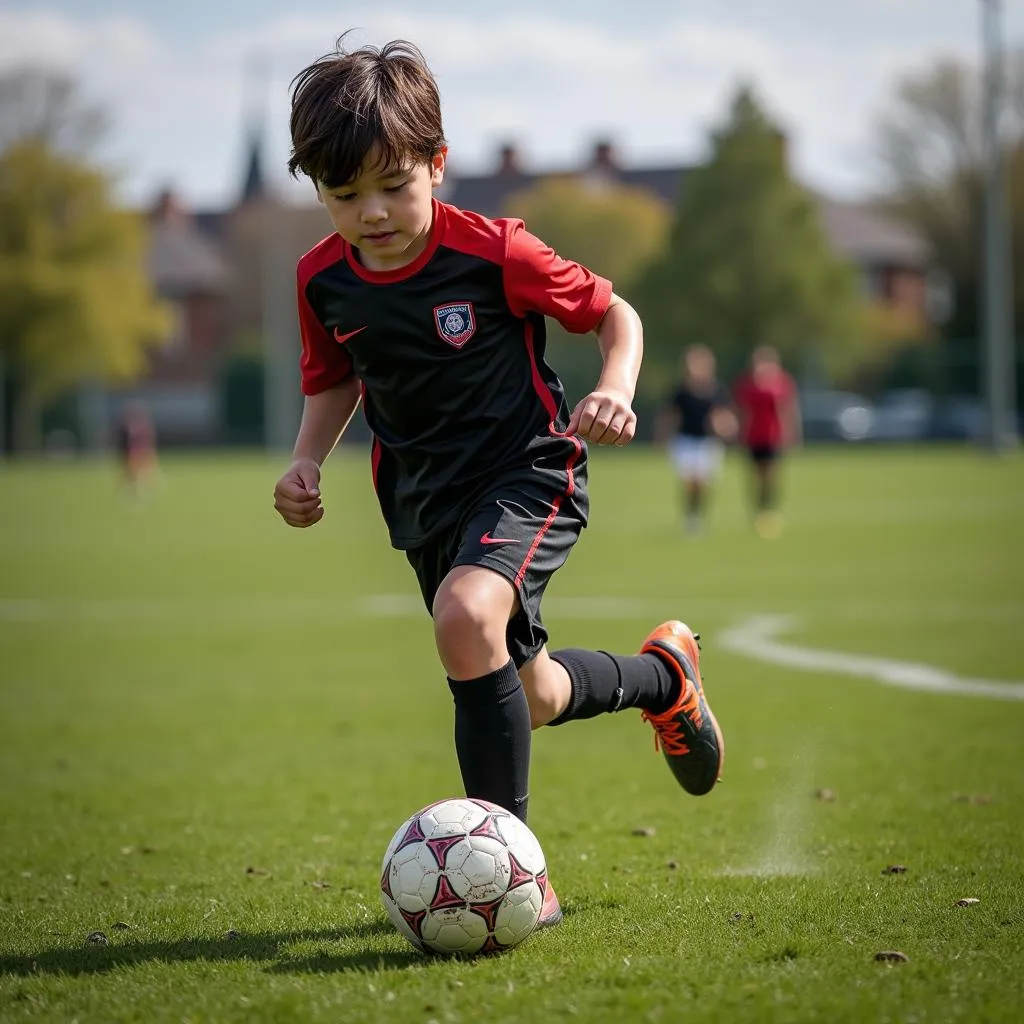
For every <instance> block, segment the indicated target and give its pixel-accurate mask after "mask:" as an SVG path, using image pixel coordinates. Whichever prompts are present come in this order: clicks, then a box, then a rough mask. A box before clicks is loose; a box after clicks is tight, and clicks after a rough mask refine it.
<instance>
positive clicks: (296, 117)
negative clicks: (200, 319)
mask: <svg viewBox="0 0 1024 1024" xmlns="http://www.w3.org/2000/svg"><path fill="white" fill-rule="evenodd" d="M291 135H292V156H291V160H290V163H289V169H290V170H291V172H292V173H293V174H296V173H297V172H299V171H301V172H302V173H303V174H305V175H307V176H308V177H309V178H310V179H311V181H312V182H313V184H314V186H315V187H316V191H317V196H318V198H319V200H320V202H322V203H323V204H324V206H325V208H326V210H327V214H328V216H329V217H330V219H331V222H332V223H333V225H334V228H335V231H336V233H335V234H333V235H331V236H329V237H328V238H326V239H324V240H323V241H322V242H321V243H320V244H319V245H317V246H316V247H315V248H314V249H312V250H311V251H310V252H308V253H307V254H306V255H305V256H303V257H302V259H301V260H300V261H299V267H298V305H299V320H300V326H301V335H302V360H301V366H302V389H303V393H304V395H305V405H304V410H303V415H302V423H301V425H300V427H299V432H298V437H297V439H296V442H295V450H294V454H293V462H292V465H291V466H290V468H289V469H288V471H287V472H286V473H285V474H284V476H283V477H281V479H280V480H279V481H278V483H277V486H276V488H275V491H274V498H275V507H276V508H277V510H278V512H279V513H280V514H281V516H282V517H283V518H284V520H285V522H287V523H288V524H289V525H291V526H297V527H306V526H311V525H313V524H314V523H317V522H319V521H320V519H321V518H322V516H323V514H324V510H323V506H322V504H321V500H320V489H319V484H320V467H321V465H322V463H323V461H324V459H326V458H327V456H328V454H329V453H330V452H331V450H332V449H333V448H334V446H335V445H336V444H337V442H338V439H339V437H340V436H341V434H342V432H343V431H344V429H345V426H346V425H347V424H348V422H349V420H350V419H351V417H352V415H353V413H354V412H355V409H356V406H357V404H358V403H359V401H360V399H362V402H363V408H364V413H365V416H366V420H367V423H368V424H369V426H370V429H371V430H372V432H373V437H374V440H373V447H372V456H371V462H372V472H373V481H374V487H375V489H376V492H377V497H378V499H379V502H380V506H381V511H382V512H383V515H384V519H385V521H386V523H387V526H388V530H389V533H390V538H391V542H392V544H393V545H394V546H395V547H396V548H399V549H402V550H404V551H405V552H406V555H407V556H408V559H409V562H410V564H411V565H412V567H413V569H414V570H415V572H416V576H417V579H418V581H419V585H420V589H421V591H422V594H423V599H424V601H425V603H426V606H427V608H428V610H429V611H430V613H431V615H432V616H433V620H434V636H435V640H436V644H437V651H438V655H439V656H440V660H441V664H442V665H443V666H444V669H445V672H446V674H447V676H448V685H449V688H450V690H451V693H452V696H453V699H454V703H455V748H456V754H457V757H458V761H459V768H460V770H461V773H462V780H463V785H464V787H465V790H466V794H467V796H474V797H479V798H482V799H485V800H490V801H492V802H494V803H496V804H499V805H500V806H502V807H506V808H508V809H509V810H510V811H512V812H513V813H515V814H516V815H518V816H519V817H520V818H521V819H522V820H524V821H525V820H526V807H527V797H528V783H529V763H530V730H531V728H538V727H539V726H542V725H561V724H563V723H565V722H568V721H571V720H573V719H580V718H592V717H594V716H595V715H598V714H602V713H604V712H611V711H618V710H620V709H622V708H626V707H638V708H640V709H642V711H643V715H644V718H645V719H646V720H647V721H649V722H650V723H651V725H652V726H653V727H654V729H655V735H656V740H655V743H656V746H657V745H658V744H659V743H660V746H661V749H662V751H663V753H664V756H665V758H666V760H667V761H668V763H669V766H670V767H671V768H672V771H673V772H674V774H675V776H676V778H677V779H678V781H679V782H680V784H681V785H682V786H683V788H684V789H686V790H687V791H688V792H691V793H694V794H702V793H706V792H708V791H709V790H710V789H711V788H712V787H713V786H714V784H715V782H716V781H717V779H718V776H719V771H720V768H721V763H722V750H723V747H722V741H721V734H720V733H719V730H718V726H717V723H716V722H715V719H714V717H713V716H712V714H711V711H710V709H709V708H708V705H707V702H706V701H705V698H704V693H703V689H702V686H701V678H700V674H699V670H698V648H697V638H696V637H695V636H694V634H693V633H692V632H691V631H690V630H689V628H688V627H687V626H685V625H683V624H682V623H680V622H667V623H664V624H663V625H661V626H659V627H658V628H657V629H655V630H654V631H653V632H652V633H651V634H650V635H649V636H648V637H647V639H646V641H645V642H644V644H643V647H642V649H641V653H640V654H639V655H634V656H630V657H620V656H617V655H611V654H606V653H604V652H599V651H581V650H571V649H570V650H560V651H555V652H553V653H550V654H549V653H548V650H547V647H546V646H545V643H546V640H547V632H546V630H545V629H544V627H543V625H542V623H541V616H540V603H541V598H542V596H543V594H544V588H545V587H546V586H547V583H548V581H549V580H550V578H551V575H552V573H553V572H554V571H555V570H556V569H558V567H559V566H561V565H562V563H563V562H564V561H565V559H566V558H567V557H568V554H569V550H570V549H571V548H572V545H573V544H574V543H575V542H576V539H577V537H578V536H579V533H580V531H581V530H582V529H583V527H584V526H585V525H586V522H587V511H588V501H587V490H586V466H587V447H586V442H587V441H591V442H593V443H597V444H616V445H623V444H627V443H628V442H629V441H630V440H631V439H632V437H633V433H634V429H635V424H636V417H635V416H634V414H633V411H632V408H631V403H632V398H633V390H634V387H635V384H636V378H637V374H638V372H639V368H640V356H641V349H642V337H641V326H640V321H639V318H638V317H637V315H636V313H635V312H634V311H633V310H632V308H631V307H630V306H629V305H628V304H627V303H625V302H623V301H622V299H620V298H618V297H617V296H615V295H614V294H613V293H612V288H611V284H610V282H608V281H606V280H604V279H602V278H600V277H597V276H596V275H594V274H592V273H591V272H590V271H588V270H586V269H584V268H583V267H581V266H579V265H577V264H575V263H571V262H569V261H566V260H562V259H560V258H559V257H558V256H556V255H555V254H554V253H553V252H552V251H551V250H550V249H549V248H547V247H546V246H545V245H544V244H543V243H542V242H540V241H538V240H537V239H536V238H534V237H533V236H532V235H530V234H528V233H527V232H526V231H525V230H524V228H523V224H522V223H521V222H520V221H514V220H498V221H492V220H488V219H486V218H484V217H481V216H478V215H476V214H472V213H468V212H464V211H462V210H458V209H456V208H454V207H451V206H447V205H445V204H443V203H440V202H438V201H437V200H435V199H434V198H433V195H432V190H433V188H434V187H435V186H437V185H439V184H440V183H441V180H442V177H443V175H444V167H445V159H446V157H447V153H448V149H447V146H446V144H445V140H444V134H443V130H442V127H441V111H440V100H439V97H438V91H437V86H436V83H435V81H434V79H433V77H432V75H431V73H430V70H429V69H428V68H427V66H426V63H425V61H424V58H423V56H422V54H421V53H420V52H419V50H417V49H416V48H415V47H414V46H412V45H410V44H409V43H406V42H403V41H400V40H399V41H395V42H391V43H388V44H387V45H386V46H384V47H381V48H379V49H378V48H374V47H369V46H367V47H363V48H361V49H358V50H355V51H352V52H345V51H344V50H343V49H342V48H341V45H340V44H339V47H338V50H337V51H336V52H335V53H333V54H329V55H328V56H326V57H322V58H321V59H320V60H318V61H316V62H315V63H314V64H312V65H310V66H309V67H307V68H306V69H305V70H304V71H302V72H301V73H300V74H299V75H298V76H297V77H296V79H295V80H294V82H293V91H292V114H291ZM545 316H553V317H556V318H557V319H558V320H559V321H560V322H561V323H562V324H563V325H564V326H565V327H566V328H567V329H569V330H571V331H575V332H577V333H586V332H588V331H591V330H593V331H595V332H596V334H597V338H598V343H599V346H600V348H601V352H602V354H603V359H604V369H603V372H602V374H601V379H600V381H599V382H598V385H597V387H596V388H595V390H594V391H593V392H592V393H591V394H590V395H588V396H587V397H586V398H584V399H583V400H582V401H581V402H580V403H579V404H578V405H577V406H576V407H575V409H573V410H572V412H571V414H570V411H569V408H568V405H567V403H566V399H565V395H564V393H563V390H562V385H561V382H560V381H559V379H558V377H557V376H556V375H555V374H554V372H553V371H552V370H551V369H550V368H549V367H548V365H547V364H546V363H545V362H544V317H545ZM561 917H562V912H561V909H560V908H559V905H558V900H557V898H556V897H555V894H554V891H553V890H552V889H551V888H550V886H549V887H548V890H547V892H546V894H545V900H544V908H543V911H542V915H541V923H542V924H544V925H551V924H557V923H558V922H559V921H560V920H561Z"/></svg>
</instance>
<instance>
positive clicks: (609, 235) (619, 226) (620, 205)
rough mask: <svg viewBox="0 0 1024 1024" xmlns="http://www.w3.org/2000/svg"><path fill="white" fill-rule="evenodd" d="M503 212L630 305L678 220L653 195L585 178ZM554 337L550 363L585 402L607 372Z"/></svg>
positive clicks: (523, 196)
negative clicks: (603, 280)
mask: <svg viewBox="0 0 1024 1024" xmlns="http://www.w3.org/2000/svg"><path fill="white" fill-rule="evenodd" d="M503 212H504V213H505V214H506V215H508V216H513V217H521V218H522V219H523V220H524V221H525V222H526V226H527V228H528V230H530V231H531V232H532V233H533V234H535V235H537V236H538V237H539V238H543V239H544V241H545V242H547V244H548V245H550V246H551V247H552V248H553V249H554V250H555V251H556V252H557V253H558V254H559V255H560V256H564V257H565V258H566V259H571V260H576V261H577V262H578V263H582V264H583V265H584V266H587V267H589V268H590V269H591V270H593V271H594V272H595V273H597V274H601V275H602V276H603V277H607V278H609V279H610V280H611V281H612V283H613V285H614V287H615V290H616V292H618V293H619V294H620V295H622V296H623V297H625V298H626V299H628V298H629V297H630V294H631V292H632V290H633V285H634V283H635V282H636V281H637V280H639V278H640V277H641V275H642V274H643V271H644V270H645V269H646V268H647V266H648V265H649V264H650V263H651V262H652V261H653V260H655V259H657V257H658V256H659V255H660V254H661V252H662V251H663V249H664V247H665V244H666V241H667V239H668V234H669V229H670V226H671V213H672V211H671V210H670V209H669V208H668V207H667V206H666V204H665V203H664V202H663V201H662V200H661V199H660V198H659V197H658V196H656V195H654V194H653V193H651V192H648V191H646V190H644V189H639V188H632V187H629V186H626V185H621V184H618V183H614V182H606V181H603V180H600V179H594V180H591V179H588V178H587V177H586V176H585V175H581V176H576V175H566V176H560V177H552V178H547V179H542V180H541V181H540V182H538V183H537V184H536V185H534V186H533V187H532V188H530V189H527V190H524V191H522V192H517V193H515V194H514V195H512V196H510V197H509V198H508V200H507V201H506V203H505V209H504V211H503ZM549 332H550V333H549V338H550V350H551V361H552V363H553V364H554V365H555V366H556V367H557V369H558V371H559V374H560V376H561V377H562V380H563V382H564V384H565V386H566V389H567V391H568V393H569V395H570V397H571V398H572V399H573V400H574V401H575V400H578V399H579V398H581V397H582V396H583V395H584V394H586V393H587V392H588V391H589V390H590V389H591V388H592V387H593V386H594V383H595V382H596V380H597V374H598V373H599V372H600V365H601V361H600V357H599V354H598V350H597V347H596V346H594V345H590V346H588V345H581V344H580V343H579V340H578V339H570V338H569V337H568V336H567V335H566V333H565V331H563V330H562V329H561V328H560V327H559V326H558V325H557V324H553V325H550V326H549Z"/></svg>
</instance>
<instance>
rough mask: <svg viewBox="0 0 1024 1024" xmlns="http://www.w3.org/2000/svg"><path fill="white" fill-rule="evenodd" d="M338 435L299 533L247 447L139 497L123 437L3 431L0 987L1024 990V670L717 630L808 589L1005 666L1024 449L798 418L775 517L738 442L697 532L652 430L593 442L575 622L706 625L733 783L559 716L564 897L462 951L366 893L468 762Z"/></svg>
mask: <svg viewBox="0 0 1024 1024" xmlns="http://www.w3.org/2000/svg"><path fill="white" fill-rule="evenodd" d="M328 468H329V472H328V474H327V478H326V482H325V487H324V491H325V503H326V505H327V516H326V518H325V519H324V521H323V522H322V523H321V524H320V525H319V526H318V527H317V528H316V529H314V530H309V531H304V532H299V531H292V530H289V529H287V528H286V527H285V526H283V525H282V524H281V523H280V522H278V521H277V520H276V518H275V515H274V513H273V510H272V507H271V500H270V493H271V490H272V487H273V483H274V480H275V479H276V476H277V475H278V472H279V470H280V469H281V465H280V463H279V462H274V461H270V460H265V459H263V458H256V457H252V456H234V457H228V456H223V455H221V456H216V457H213V456H211V457H207V458H193V459H188V460H185V459H181V460H177V459H172V460H168V461H167V462H166V464H165V467H164V472H165V477H166V487H165V488H164V490H162V491H161V492H160V493H158V494H155V495H154V496H153V497H152V498H151V499H150V500H149V501H148V502H146V503H144V504H141V505H138V504H134V503H132V502H130V501H128V500H127V499H126V497H125V495H124V494H122V493H119V491H118V488H117V486H116V481H115V478H114V472H113V469H112V467H111V466H108V465H103V464H92V465H89V464H63V465H61V464H56V465H27V466H3V467H0V673H2V684H0V848H2V851H3V856H2V858H0V1020H2V1021H4V1022H8V1021H10V1022H15V1021H18V1022H21V1021H33V1022H36V1021H72V1020H74V1021H77V1022H79V1024H86V1022H115V1021H117V1022H120V1021H137V1022H147V1024H149V1022H163V1021H173V1022H183V1021H188V1022H192V1024H199V1022H228V1021H230V1022H234V1021H238V1022H274V1024H277V1022H296V1024H298V1022H302V1024H306V1022H341V1021H345V1022H347V1021H374V1022H377V1021H396V1022H398V1021H402V1022H405V1021H422V1022H427V1021H431V1020H433V1021H436V1022H438V1024H442V1022H467V1024H468V1022H470V1021H486V1022H488V1024H499V1022H513V1021H547V1020H568V1019H572V1020H579V1021H587V1022H595V1021H665V1022H670V1021H687V1022H695V1021H712V1020H721V1021H759V1022H760V1021H803V1020H806V1021H829V1022H834V1021H903V1022H910V1021H917V1022H925V1021H927V1022H932V1021H965V1022H966V1021H971V1022H974V1021H1019V1020H1021V1019H1022V1014H1024V700H1019V699H1017V700H1010V699H1007V700H1002V699H998V698H997V697H995V698H993V697H982V696H972V695H967V694H958V693H950V694H943V693H935V692H930V691H928V690H913V689H906V688H900V687H897V686H890V685H884V684H883V683H881V682H879V681H877V680H876V679H874V678H867V677H862V676H861V675H858V674H856V665H854V666H853V668H852V669H851V672H852V673H853V674H850V673H844V672H841V671H822V670H820V669H814V668H813V667H811V668H804V669H800V668H789V667H784V666H782V665H775V664H770V663H766V662H763V661H760V660H757V659H756V658H754V657H751V656H749V655H746V654H741V653H739V652H737V651H736V650H734V649H732V648H730V647H729V646H727V645H726V644H725V642H724V640H723V638H724V637H726V636H727V635H729V634H728V631H730V630H735V628H736V627H737V626H739V627H743V624H744V623H745V622H747V621H749V620H750V619H751V617H753V616H759V615H766V614H779V615H786V616H790V617H791V619H790V621H789V623H788V625H787V627H786V629H787V631H786V633H785V635H784V636H783V637H781V638H780V641H782V642H784V643H785V644H787V645H791V646H792V647H795V648H800V649H810V650H813V651H818V650H822V649H824V650H828V651H833V652H841V653H847V654H850V655H862V656H863V655H871V656H873V657H875V658H882V659H889V660H890V661H894V662H913V663H917V664H924V665H929V666H933V667H934V668H936V669H942V670H945V671H946V672H947V673H949V674H952V675H953V676H955V677H957V678H969V679H973V680H995V681H997V682H1000V683H1002V685H1003V686H1004V687H1005V688H1006V694H1007V696H1014V695H1015V694H1016V695H1018V696H1019V693H1020V689H1021V685H1022V684H1021V681H1022V680H1024V646H1022V635H1021V634H1022V627H1024V586H1022V583H1024V460H1021V459H1020V458H1013V459H1007V460H1003V461H996V460H994V459H992V458H990V457H988V456H986V455H983V454H980V453H976V452H969V451H966V450H962V451H952V450H948V451H940V450H931V449H930V450H921V451H895V450H894V451H879V450H858V451H853V450H846V451H841V452H840V451H824V450H821V451H809V452H807V453H804V454H802V455H800V456H799V457H797V458H794V459H793V461H792V464H791V465H790V466H789V467H788V475H787V487H786V505H787V531H786V533H785V534H784V536H783V537H782V538H781V539H780V540H777V541H774V542H766V541H761V540H759V539H758V538H757V537H756V536H754V535H753V533H752V532H751V531H750V530H749V529H748V527H747V523H746V517H745V512H744V509H743V507H742V493H743V489H742V483H743V481H742V478H741V475H740V470H741V466H740V464H739V463H738V462H737V461H735V460H733V461H731V462H730V464H729V465H728V466H727V472H726V475H725V478H724V480H723V482H722V486H721V488H720V492H719V495H718V500H717V506H716V508H715V513H714V523H713V529H712V531H711V533H710V534H709V535H708V536H706V537H702V538H699V539H691V538H686V537H684V536H683V534H682V531H681V530H680V529H679V526H678V521H677V518H678V517H677V514H676V507H675V502H674V491H673V482H672V480H671V478H670V476H669V475H668V473H667V466H666V465H665V463H664V462H663V460H662V459H661V458H660V456H658V455H657V454H655V453H650V452H646V453H645V452H642V451H641V452H637V453H621V452H611V453H606V452H600V453H598V454H597V455H596V456H595V458H594V460H593V467H592V479H591V490H592V494H593V502H594V511H593V517H592V525H591V528H590V529H589V530H588V531H587V533H586V534H585V535H584V538H583V541H582V543H581V544H580V546H579V548H578V550H577V551H576V552H574V554H573V556H572V558H571V559H570V562H569V564H568V565H567V566H566V568H565V569H564V570H563V571H562V572H561V573H560V575H559V576H558V578H557V579H556V581H555V582H554V583H553V584H552V587H551V588H550V590H549V600H548V603H547V610H546V619H547V622H548V626H549V628H550V629H551V632H552V637H553V644H554V646H562V645H574V646H601V647H606V648H607V649H610V650H620V651H626V652H628V651H631V650H634V649H635V648H636V647H637V645H638V644H639V643H640V641H641V640H642V638H643V637H644V635H645V634H646V633H647V631H648V630H649V629H650V628H651V627H652V626H653V625H654V624H655V623H656V622H658V621H660V620H661V619H662V618H668V617H681V618H684V619H686V620H687V621H689V622H691V623H692V624H693V625H694V626H695V627H697V628H700V629H701V631H702V632H703V633H704V635H705V638H706V642H705V645H704V660H703V664H704V668H705V681H706V687H707V691H708V695H709V698H710V700H711V702H712V704H713V706H714V708H715V711H716V714H717V715H718V717H719V719H720V721H721V724H722V727H723V730H724V733H725V737H726V743H727V757H726V766H725V773H724V781H723V782H722V784H721V785H720V786H719V787H718V788H717V789H716V790H715V792H714V793H713V794H712V795H710V796H709V797H706V798H702V799H699V800H695V799H693V798H689V797H686V796H685V795H684V794H682V792H681V791H680V790H678V789H677V788H676V786H675V784H674V782H673V781H672V778H671V776H670V774H669V773H668V771H667V770H666V768H665V767H664V765H663V763H662V762H661V760H660V757H659V756H657V755H655V753H654V751H653V742H652V736H651V734H650V730H649V728H648V727H647V726H645V725H644V724H643V723H642V722H641V721H640V719H639V716H638V715H636V714H634V713H632V712H628V713H624V714H621V715H617V716H607V717H605V718H603V719H600V720H595V721H591V722H584V723H575V724H572V725H569V726H567V727H565V728H561V729H548V730H542V731H541V732H539V733H537V734H536V735H535V743H534V761H533V766H534V767H533V779H532V798H531V825H532V826H533V828H534V830H535V831H536V832H537V834H538V836H539V838H540V840H541V842H542V843H543V844H544V847H545V851H546V853H547V857H548V863H549V866H550V870H551V874H552V878H553V881H554V883H555V886H556V889H557V890H558V892H559V895H560V897H561V899H562V902H563V905H564V907H565V910H566V919H565V922H564V924H563V925H562V926H561V927H559V928H557V929H553V930H551V931H548V932H544V933H541V934H538V935H535V936H532V937H531V938H530V939H529V940H528V941H527V942H526V943H524V944H523V945H522V946H521V947H520V948H519V949H517V950H515V951H513V952H512V953H510V954H507V955H504V956H501V957H496V958H488V959H483V960H479V961H469V962H440V961H430V960H426V959H424V958H422V957H420V956H419V955H418V954H415V953H414V952H413V951H412V950H410V949H409V948H408V947H406V946H405V944H404V942H403V940H402V939H401V938H400V936H399V935H398V934H397V933H396V932H395V931H393V930H392V929H391V927H390V925H388V923H387V920H386V918H385V916H384V913H383V910H382V909H381V907H380V904H379V900H378V895H377V876H378V870H379V864H380V857H381V855H382V853H383V850H384V847H385V845H386V843H387V840H388V839H389V838H390V836H391V833H392V832H393V830H394V829H395V827H396V826H397V825H398V823H399V822H400V821H401V820H402V819H403V818H404V817H405V816H407V815H408V814H409V813H411V812H412V811H413V810H415V809H416V808H417V807H418V806H420V805H422V804H425V803H428V802H429V801H431V800H434V799H436V798H438V797H441V796H445V795H449V794H454V793H457V792H458V791H459V784H458V771H457V766H456V763H455V758H454V753H453V749H452V743H451V739H450V735H451V719H452V714H451V706H450V697H449V694H448V691H447V687H446V686H445V682H444V677H443V674H442V672H441V670H440V669H439V667H438V666H437V663H436V659H435V655H434V653H433V646H432V635H431V630H430V624H429V620H428V619H427V617H426V615H425V613H424V612H423V611H422V609H421V608H420V607H419V605H418V598H417V596H416V591H415V584H414V580H413V578H412V574H411V572H410V571H409V569H408V566H407V565H406V563H405V560H404V557H403V556H402V555H401V554H400V553H398V552H394V551H392V550H391V549H390V548H389V547H388V546H387V543H386V538H385V533H384V528H383V525H382V523H381V522H380V520H379V516H378V514H377V512H376V508H375V505H374V500H373V496H372V493H371V491H370V486H369V474H368V470H367V466H366V459H365V458H364V456H363V455H362V454H361V453H360V454H357V455H353V454H348V453H345V454H344V455H339V456H338V457H336V459H335V460H334V461H333V463H332V464H331V465H329V467H328ZM1015 682H1016V687H1015V686H1014V683H1015ZM1000 692H1001V691H1000ZM822 791H828V792H825V793H822ZM823 797H825V798H823ZM635 830H646V832H647V833H648V834H643V835H636V834H634V831H635ZM651 830H653V834H650V832H651ZM893 865H901V866H904V867H905V868H906V870H905V872H901V873H893V874H886V873H885V869H886V868H887V867H889V866H893ZM964 897H970V898H975V899H977V900H979V901H980V902H978V903H977V904H974V905H970V906H964V907H961V906H957V901H958V900H960V899H962V898H964ZM95 931H101V932H103V933H104V934H105V935H106V937H107V940H108V941H107V944H105V945H100V944H95V943H89V942H87V941H86V937H87V936H88V935H89V934H90V933H92V932H95ZM883 950H898V951H901V952H903V953H904V954H906V956H907V957H908V958H909V959H908V961H907V962H900V963H888V962H885V963H883V962H876V960H875V954H876V953H878V952H880V951H883Z"/></svg>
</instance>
